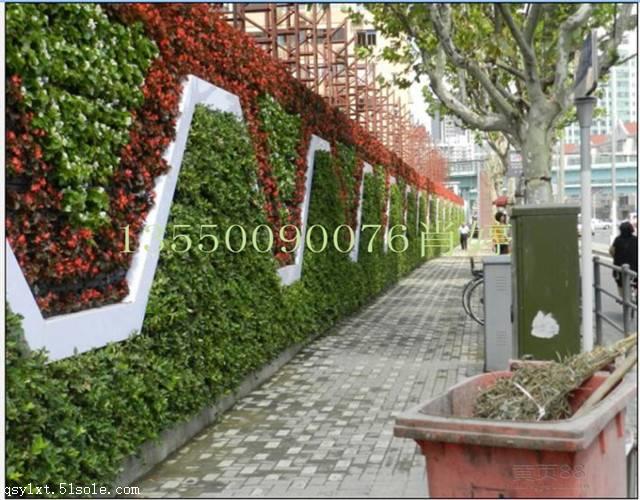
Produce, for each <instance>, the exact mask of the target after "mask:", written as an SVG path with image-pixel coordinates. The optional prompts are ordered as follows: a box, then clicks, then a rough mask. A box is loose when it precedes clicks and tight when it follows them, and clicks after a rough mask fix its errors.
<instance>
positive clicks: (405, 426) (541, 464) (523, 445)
mask: <svg viewBox="0 0 640 500" xmlns="http://www.w3.org/2000/svg"><path fill="white" fill-rule="evenodd" d="M511 375H512V372H508V371H503V372H493V373H486V374H483V375H477V376H475V377H471V378H469V379H467V380H465V381H463V382H461V383H459V384H457V385H455V386H453V387H452V388H451V389H449V391H447V392H446V393H445V394H443V395H441V396H439V397H437V398H435V399H433V400H431V401H429V402H428V403H427V404H425V405H421V406H419V407H417V408H414V409H412V410H410V411H408V412H406V413H403V414H401V415H400V416H398V417H397V418H396V424H395V427H394V434H395V436H397V437H404V438H412V439H415V441H416V442H417V443H418V446H420V449H421V450H422V453H423V454H424V455H425V458H426V468H427V479H428V487H429V494H430V496H431V497H485V498H487V497H489V498H523V497H528V498H532V497H533V498H542V497H544V498H551V497H624V496H626V485H627V481H626V461H625V409H626V407H627V405H628V403H629V401H630V399H631V398H632V396H633V395H634V394H635V391H636V386H635V383H633V382H628V381H625V382H623V383H621V384H619V385H618V386H617V387H616V388H615V389H614V390H613V391H612V392H611V393H610V394H609V395H608V396H607V397H606V398H605V399H604V400H603V401H601V402H600V403H599V404H598V405H596V406H595V407H594V408H593V410H592V411H590V412H588V413H587V414H585V415H583V416H580V417H577V418H571V419H566V420H556V421H546V422H517V421H516V422H513V421H499V420H488V419H479V418H473V417H472V412H473V404H474V401H475V399H476V396H477V394H478V391H479V390H481V389H483V388H485V387H487V386H489V385H491V384H493V382H494V381H495V380H496V379H497V378H499V377H510V376H511ZM606 375H607V374H605V373H598V374H596V375H594V376H593V377H591V379H589V380H588V381H587V382H586V383H585V384H584V385H583V386H582V387H581V388H580V389H578V390H577V391H575V394H574V396H573V400H572V402H571V404H572V407H573V408H574V410H575V409H576V408H578V407H579V406H580V405H581V404H582V403H583V402H584V401H585V399H586V398H587V397H589V395H590V394H591V393H592V392H593V391H594V390H595V389H596V388H597V387H598V386H599V385H600V384H601V383H602V382H603V381H604V380H605V379H606Z"/></svg>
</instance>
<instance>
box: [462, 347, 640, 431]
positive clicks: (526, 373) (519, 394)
mask: <svg viewBox="0 0 640 500" xmlns="http://www.w3.org/2000/svg"><path fill="white" fill-rule="evenodd" d="M636 343H637V335H632V336H630V337H627V338H625V339H622V340H620V341H618V342H616V343H615V344H613V345H611V346H607V347H605V346H598V347H596V348H595V349H593V350H592V351H589V352H585V353H582V354H578V355H575V356H571V357H569V358H567V359H565V360H563V361H561V362H549V363H544V364H539V365H538V364H526V363H525V364H524V365H523V366H522V367H520V368H518V370H516V371H515V372H514V374H513V375H512V376H511V377H504V378H500V379H498V380H497V381H496V383H495V384H493V385H492V386H491V387H489V388H487V389H485V390H483V391H482V392H481V393H480V394H479V395H478V398H477V399H476V403H475V407H474V416H475V417H479V418H491V419H495V420H528V421H540V420H556V419H562V418H567V417H570V416H571V407H570V405H569V395H570V394H571V392H572V391H574V390H575V389H577V388H578V387H580V386H581V385H582V384H583V383H584V382H585V381H586V380H587V379H588V378H589V377H591V376H592V375H593V374H594V373H596V372H597V371H599V370H601V369H602V368H604V367H605V366H607V365H608V364H609V363H611V362H613V361H614V360H615V359H616V358H617V357H618V356H620V355H621V354H624V353H625V352H627V351H628V350H629V349H631V348H633V347H635V345H636Z"/></svg>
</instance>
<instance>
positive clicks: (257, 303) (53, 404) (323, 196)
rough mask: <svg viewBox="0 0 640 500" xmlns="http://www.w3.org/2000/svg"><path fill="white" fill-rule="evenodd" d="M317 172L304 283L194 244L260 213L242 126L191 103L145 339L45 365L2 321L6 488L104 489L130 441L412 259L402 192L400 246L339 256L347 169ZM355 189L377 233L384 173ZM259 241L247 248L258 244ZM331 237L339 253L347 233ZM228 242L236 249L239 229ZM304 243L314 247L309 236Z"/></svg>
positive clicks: (269, 264)
mask: <svg viewBox="0 0 640 500" xmlns="http://www.w3.org/2000/svg"><path fill="white" fill-rule="evenodd" d="M314 164H315V165H314V167H315V168H314V174H313V187H312V193H311V200H310V210H309V217H308V227H311V226H313V225H321V226H323V227H325V228H326V229H327V231H328V233H329V244H328V245H327V247H326V249H325V250H324V251H320V252H313V251H311V250H310V248H309V247H307V248H306V250H305V254H304V263H303V269H302V279H301V280H300V281H299V282H297V283H295V284H293V285H291V286H288V287H284V286H282V285H281V283H280V280H279V277H278V275H277V265H276V261H275V259H274V258H273V254H272V253H271V252H264V253H260V252H257V251H256V250H255V249H254V248H246V249H245V250H244V251H242V252H238V253H232V252H229V251H228V250H227V249H225V248H218V249H217V250H216V251H212V252H209V250H211V248H212V247H211V246H210V245H211V244H212V239H211V238H204V239H202V238H201V237H202V234H201V233H202V230H203V229H202V228H203V226H207V228H206V229H207V231H206V232H207V233H215V231H218V230H219V231H220V232H219V233H217V234H218V237H219V238H220V239H222V234H223V232H224V231H225V229H226V228H228V227H229V226H230V225H232V224H238V225H242V226H244V227H245V228H246V230H247V232H248V233H251V231H252V229H253V228H255V227H257V226H260V225H262V224H265V223H266V219H265V216H264V213H263V208H262V207H263V199H262V195H261V194H260V191H259V190H256V189H255V185H256V162H255V158H254V152H253V148H252V144H251V141H250V138H249V135H248V132H247V130H246V127H245V125H244V124H243V123H241V122H239V121H238V120H237V119H236V118H235V117H234V116H233V115H231V114H226V113H222V112H218V111H211V110H208V109H206V108H204V107H201V106H198V107H197V108H196V111H195V114H194V118H193V122H192V128H191V131H190V133H189V137H188V141H187V147H186V152H185V155H184V159H183V165H182V169H181V172H180V177H179V180H178V185H177V188H176V193H175V197H174V201H173V205H172V207H171V213H170V218H169V224H168V230H167V233H166V234H165V239H164V250H163V251H162V253H161V256H160V261H159V265H158V269H157V271H156V275H155V279H154V284H153V288H152V292H151V295H150V298H149V303H148V307H147V313H146V318H145V322H144V326H143V329H142V332H141V333H140V334H139V335H135V336H132V337H131V338H130V339H129V340H127V341H124V342H120V343H116V344H110V345H108V346H106V347H104V348H101V349H96V350H93V351H90V352H87V353H83V354H81V355H78V356H75V357H72V358H67V359H64V360H61V361H57V362H53V363H50V364H47V363H46V357H45V355H44V354H43V353H41V352H32V353H29V352H28V350H27V349H25V346H24V342H23V340H22V334H21V330H20V324H19V319H18V318H17V317H16V316H14V315H12V314H9V322H8V334H7V428H6V429H7V481H8V484H9V485H20V484H26V483H29V482H32V483H36V484H43V483H57V482H69V481H74V482H79V483H83V484H90V483H91V482H96V483H99V484H109V483H110V482H112V481H113V480H114V479H115V478H116V476H117V474H118V471H119V467H120V465H121V464H122V462H123V460H124V459H125V458H126V457H128V456H129V455H131V454H132V453H134V452H135V450H136V449H137V448H138V447H139V446H140V445H141V444H143V443H144V442H146V441H148V440H152V439H154V438H156V437H157V436H158V435H159V434H160V433H161V432H162V431H163V430H165V429H167V428H168V427H170V426H171V425H173V424H175V423H177V422H180V421H184V420H187V419H189V418H190V417H192V416H193V415H194V414H196V413H197V412H199V411H200V410H202V409H203V408H205V407H207V406H210V405H212V404H214V403H215V402H216V401H217V400H219V398H220V397H221V396H223V395H224V394H227V393H228V392H229V391H232V390H233V389H235V388H236V387H237V386H238V384H239V383H240V382H241V381H242V380H243V379H244V378H245V377H246V376H247V375H248V374H250V373H251V372H253V371H255V370H257V369H259V368H260V367H262V366H264V365H265V364H266V363H268V362H269V361H271V360H272V359H274V358H275V357H276V356H277V355H278V354H279V353H280V352H282V350H283V349H285V348H286V347H288V346H290V345H292V344H294V343H296V342H300V341H304V340H305V339H308V338H309V337H310V336H312V335H314V334H316V333H319V332H322V331H323V330H325V329H326V328H329V327H330V326H332V325H333V324H335V322H336V321H337V320H338V319H340V318H342V317H345V315H348V314H350V313H352V312H354V311H356V310H357V309H358V308H359V307H361V306H362V305H363V304H364V303H366V302H367V301H368V300H370V299H371V298H372V297H374V296H375V295H376V294H378V293H379V292H380V291H381V290H383V289H384V288H386V287H388V286H389V285H391V284H392V283H394V282H395V281H396V280H397V279H398V278H399V277H400V276H401V275H402V274H403V273H406V272H408V271H409V270H410V269H412V268H413V267H415V266H416V265H418V264H419V263H420V262H421V261H422V259H421V257H420V254H419V251H416V249H415V243H416V241H418V242H419V238H418V235H417V233H416V232H415V229H414V228H415V217H416V210H417V208H416V203H415V196H414V195H413V193H412V195H411V196H410V197H409V200H408V202H407V210H408V222H409V224H408V225H409V230H408V237H409V242H410V246H409V249H408V251H407V252H404V253H396V252H392V251H388V252H386V253H385V252H383V245H382V241H383V236H382V231H381V232H380V233H379V234H378V235H377V237H376V239H375V240H374V241H373V243H372V244H371V251H369V248H368V246H369V240H370V235H371V234H372V232H371V231H370V230H369V231H366V232H364V233H363V235H362V238H361V240H360V248H359V252H360V254H359V255H360V257H359V260H358V262H353V261H351V260H350V258H349V254H348V253H346V252H344V253H343V252H340V251H339V250H337V249H336V248H335V246H334V242H333V237H332V236H333V231H334V229H335V228H336V227H338V226H340V225H343V224H346V223H347V220H346V219H347V214H348V213H349V210H347V209H348V208H349V207H345V205H344V203H345V202H346V203H349V198H348V197H347V198H344V197H343V196H341V195H340V192H341V191H340V187H341V181H340V179H339V177H340V176H347V177H348V176H350V175H351V176H352V175H353V170H352V168H353V165H352V164H351V163H350V162H348V161H344V157H343V158H337V159H336V158H333V157H332V156H331V155H330V154H329V153H327V152H318V153H317V154H316V156H315V160H314ZM364 183H365V184H364V199H363V206H362V223H363V224H378V225H380V224H382V223H383V213H384V211H385V207H386V199H387V197H386V184H385V178H384V171H383V169H382V168H380V167H376V168H375V169H374V173H373V174H371V175H365V177H364ZM401 189H404V185H394V186H392V187H391V189H390V200H391V205H390V214H389V224H390V226H393V225H396V224H403V223H404V216H403V211H404V200H403V195H402V191H401ZM178 225H180V226H182V227H181V228H180V231H179V233H180V234H187V235H189V236H190V238H191V240H192V241H193V242H194V243H193V245H192V247H191V248H190V249H189V250H188V251H184V252H183V251H182V250H184V247H185V245H184V238H175V237H174V236H175V234H174V232H175V228H176V227H177V226H178ZM216 225H217V227H215V228H214V227H213V226H216ZM261 234H262V236H261V237H259V238H258V239H257V242H258V244H259V245H260V246H261V247H265V246H267V244H268V238H267V235H266V233H261ZM340 234H342V235H343V236H340V237H339V238H338V243H339V244H340V246H341V248H345V245H346V244H348V238H347V237H346V232H345V233H340ZM198 241H200V244H201V245H202V248H198V247H197V242H198ZM230 243H231V246H232V247H237V246H239V245H240V244H241V243H242V242H241V241H240V237H239V236H238V235H237V234H236V236H234V237H232V238H230ZM310 243H311V246H312V247H313V248H320V247H321V246H322V243H323V242H322V235H321V232H320V231H315V232H314V233H312V234H311V237H310ZM412 245H413V246H412Z"/></svg>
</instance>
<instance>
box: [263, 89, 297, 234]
mask: <svg viewBox="0 0 640 500" xmlns="http://www.w3.org/2000/svg"><path fill="white" fill-rule="evenodd" d="M259 106H260V109H259V113H258V117H259V119H260V124H261V127H260V128H261V129H262V131H263V132H264V133H265V134H266V135H267V146H268V148H269V163H270V164H271V168H272V169H273V176H274V177H275V179H276V180H277V182H278V189H279V191H280V200H281V201H282V204H283V207H282V209H283V210H284V209H286V207H289V206H291V205H292V203H293V201H294V198H295V192H296V159H297V157H298V152H297V147H298V144H299V143H300V133H301V131H300V127H301V122H302V120H301V119H300V117H299V116H297V115H293V114H290V113H287V112H286V111H285V110H284V109H283V107H282V106H281V105H280V104H279V103H278V102H277V101H276V100H275V99H274V98H273V97H271V96H269V95H265V96H263V97H261V98H260V99H259ZM280 218H281V220H282V221H283V223H284V224H286V223H287V217H286V213H281V214H280Z"/></svg>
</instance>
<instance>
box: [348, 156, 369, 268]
mask: <svg viewBox="0 0 640 500" xmlns="http://www.w3.org/2000/svg"><path fill="white" fill-rule="evenodd" d="M372 173H373V167H372V166H371V165H369V164H368V163H367V162H364V165H363V167H362V180H361V181H360V193H359V195H358V213H357V216H356V217H357V223H356V234H355V242H354V246H353V249H352V250H351V253H349V258H350V259H351V260H352V261H353V262H358V254H359V252H360V233H361V232H362V230H361V228H362V200H363V199H364V176H365V175H367V174H372Z"/></svg>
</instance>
